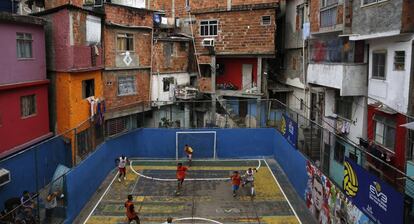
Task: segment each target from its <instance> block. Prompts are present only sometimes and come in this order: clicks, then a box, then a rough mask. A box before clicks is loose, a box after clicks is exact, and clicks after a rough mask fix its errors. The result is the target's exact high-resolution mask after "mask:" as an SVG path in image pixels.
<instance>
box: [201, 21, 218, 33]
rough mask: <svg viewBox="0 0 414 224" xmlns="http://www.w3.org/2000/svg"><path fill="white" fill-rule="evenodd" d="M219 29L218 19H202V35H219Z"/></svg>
mask: <svg viewBox="0 0 414 224" xmlns="http://www.w3.org/2000/svg"><path fill="white" fill-rule="evenodd" d="M217 30H218V21H217V20H202V21H200V35H201V36H217Z"/></svg>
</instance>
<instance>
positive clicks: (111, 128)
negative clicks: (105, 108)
mask: <svg viewBox="0 0 414 224" xmlns="http://www.w3.org/2000/svg"><path fill="white" fill-rule="evenodd" d="M130 120H131V116H126V117H119V118H114V119H110V120H108V121H107V123H106V135H107V136H112V135H116V134H119V133H122V132H125V131H128V126H129V124H130Z"/></svg>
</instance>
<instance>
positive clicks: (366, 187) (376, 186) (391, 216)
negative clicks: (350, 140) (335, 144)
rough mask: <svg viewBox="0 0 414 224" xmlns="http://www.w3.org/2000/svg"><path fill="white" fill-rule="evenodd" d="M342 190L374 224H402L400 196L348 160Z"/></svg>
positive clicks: (345, 165)
mask: <svg viewBox="0 0 414 224" xmlns="http://www.w3.org/2000/svg"><path fill="white" fill-rule="evenodd" d="M344 190H345V193H346V195H347V196H348V197H349V198H350V200H352V202H353V203H354V204H355V205H356V206H357V207H358V208H359V209H361V211H362V212H364V213H365V214H366V215H367V216H368V217H369V218H370V219H371V220H372V221H374V222H375V223H383V224H386V223H395V224H399V223H403V212H404V201H403V196H402V194H400V193H399V192H398V191H396V190H395V189H394V188H393V187H391V186H390V185H388V184H387V183H385V182H384V181H382V180H380V179H379V178H378V177H376V176H375V175H373V174H370V173H369V172H368V171H366V170H365V169H363V168H362V167H361V166H359V165H358V164H356V163H355V162H354V161H352V160H350V159H349V158H346V159H345V161H344Z"/></svg>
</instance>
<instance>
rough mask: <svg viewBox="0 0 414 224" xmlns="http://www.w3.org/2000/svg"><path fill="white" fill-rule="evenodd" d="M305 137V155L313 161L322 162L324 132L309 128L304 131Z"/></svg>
mask: <svg viewBox="0 0 414 224" xmlns="http://www.w3.org/2000/svg"><path fill="white" fill-rule="evenodd" d="M303 135H304V138H305V144H304V148H303V151H304V152H303V153H305V155H307V156H308V157H309V158H310V159H311V160H313V161H321V154H322V149H321V140H322V131H320V130H319V129H315V128H313V129H311V128H310V127H308V128H304V129H303Z"/></svg>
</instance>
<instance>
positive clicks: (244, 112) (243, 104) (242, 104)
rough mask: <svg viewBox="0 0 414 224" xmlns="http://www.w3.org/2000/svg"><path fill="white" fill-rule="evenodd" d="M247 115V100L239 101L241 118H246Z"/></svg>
mask: <svg viewBox="0 0 414 224" xmlns="http://www.w3.org/2000/svg"><path fill="white" fill-rule="evenodd" d="M246 115H247V100H240V101H239V116H240V117H246Z"/></svg>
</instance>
